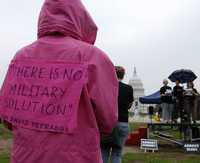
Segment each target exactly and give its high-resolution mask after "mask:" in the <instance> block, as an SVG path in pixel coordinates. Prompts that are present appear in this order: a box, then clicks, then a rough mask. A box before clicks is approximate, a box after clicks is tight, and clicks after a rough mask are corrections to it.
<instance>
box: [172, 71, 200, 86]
mask: <svg viewBox="0 0 200 163" xmlns="http://www.w3.org/2000/svg"><path fill="white" fill-rule="evenodd" d="M196 78H197V76H196V75H195V73H194V72H192V71H191V70H188V69H181V70H176V71H174V72H173V73H172V74H171V75H170V76H169V79H170V80H171V81H172V82H175V81H177V80H178V81H180V82H181V83H187V82H189V81H194V80H195V79H196Z"/></svg>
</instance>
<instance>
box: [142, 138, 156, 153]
mask: <svg viewBox="0 0 200 163" xmlns="http://www.w3.org/2000/svg"><path fill="white" fill-rule="evenodd" d="M140 149H142V150H145V152H146V151H147V150H149V151H152V152H154V151H158V141H157V140H153V139H141V146H140Z"/></svg>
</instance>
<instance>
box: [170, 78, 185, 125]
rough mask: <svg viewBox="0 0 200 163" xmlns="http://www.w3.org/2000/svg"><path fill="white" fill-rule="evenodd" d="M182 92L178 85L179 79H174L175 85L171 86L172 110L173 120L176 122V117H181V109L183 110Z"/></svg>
mask: <svg viewBox="0 0 200 163" xmlns="http://www.w3.org/2000/svg"><path fill="white" fill-rule="evenodd" d="M183 92H184V89H183V87H182V86H181V85H180V81H179V80H177V81H176V85H175V86H174V88H173V97H174V102H175V107H174V110H173V115H172V118H173V121H175V122H177V119H178V118H180V117H182V110H183Z"/></svg>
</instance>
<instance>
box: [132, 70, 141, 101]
mask: <svg viewBox="0 0 200 163" xmlns="http://www.w3.org/2000/svg"><path fill="white" fill-rule="evenodd" d="M129 85H131V86H132V87H133V91H134V93H133V94H134V98H135V100H137V99H139V98H140V97H143V96H144V86H143V82H142V80H141V79H140V78H139V77H138V75H137V70H136V67H134V73H133V76H132V78H131V79H130V81H129Z"/></svg>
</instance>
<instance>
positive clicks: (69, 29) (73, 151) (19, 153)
mask: <svg viewBox="0 0 200 163" xmlns="http://www.w3.org/2000/svg"><path fill="white" fill-rule="evenodd" d="M96 32H97V27H96V26H95V24H94V23H93V21H92V19H91V18H90V16H89V14H88V13H87V11H86V10H85V8H84V7H83V5H82V4H81V2H80V1H79V0H58V1H54V0H46V2H45V4H44V6H43V8H42V11H41V15H40V19H39V31H38V38H39V39H38V40H37V41H36V42H34V43H33V44H31V45H29V46H27V47H25V48H23V49H22V50H20V51H19V52H18V53H17V54H16V56H15V58H14V59H13V62H12V64H11V66H10V69H11V70H12V68H13V65H14V66H15V65H20V64H21V66H24V68H25V69H23V72H22V71H20V72H19V73H20V75H22V74H23V75H24V77H25V76H26V77H29V78H30V76H31V75H32V76H31V77H32V78H37V77H38V78H39V79H36V80H33V79H32V80H30V79H24V80H22V81H19V80H16V81H15V82H17V83H18V84H19V85H26V86H24V87H23V86H22V87H20V88H17V85H16V87H13V88H14V89H12V91H13V94H14V93H15V96H19V95H20V96H23V97H20V98H24V99H26V100H27V99H30V100H33V101H32V102H30V101H28V102H27V101H26V100H25V101H24V103H23V102H22V103H21V104H19V103H18V104H15V111H16V110H17V109H18V111H25V110H26V109H27V110H28V109H30V107H31V106H32V110H34V111H33V112H37V109H38V108H39V109H40V113H41V114H45V116H44V118H43V116H41V117H34V118H35V121H36V122H34V123H32V124H31V126H28V125H27V126H26V124H25V123H24V121H23V123H21V124H18V123H17V121H14V120H13V121H12V120H11V119H5V117H3V115H4V114H8V115H10V114H13V116H14V117H15V116H16V118H18V117H17V116H21V115H22V114H21V113H19V115H18V113H17V114H16V115H15V114H14V113H16V112H15V111H14V112H9V113H7V112H6V111H4V107H5V106H4V105H3V104H2V103H1V105H0V115H1V117H3V118H4V120H6V121H8V122H10V123H12V124H13V149H12V163H72V162H73V163H101V162H102V159H101V154H100V145H99V144H100V143H99V140H100V138H99V136H100V133H101V134H109V133H110V132H111V131H112V128H113V127H114V126H115V124H116V122H117V95H118V82H117V79H116V76H115V70H114V66H113V65H112V63H111V62H110V60H109V59H108V58H107V56H106V55H105V54H104V53H103V52H102V51H100V50H99V49H97V48H96V47H94V46H93V43H94V41H95V38H96ZM37 66H40V68H39V69H40V71H38V69H37ZM65 66H66V69H62V68H63V67H65ZM69 67H70V68H71V69H70V68H69ZM68 68H69V69H68ZM10 69H9V71H8V75H7V76H9V72H10ZM79 69H80V70H79ZM47 70H49V71H47ZM62 70H63V71H62ZM73 71H75V72H76V73H74V72H73ZM47 72H48V73H47ZM61 72H62V73H63V74H61ZM83 72H84V73H83ZM83 74H84V76H81V75H83ZM46 76H48V77H49V80H46V79H45V80H44V78H45V77H46ZM60 76H62V81H61V79H60V78H59V77H60ZM81 77H82V78H84V80H85V81H84V82H83V83H81V81H79V79H80V78H81ZM16 78H17V77H16ZM57 78H59V80H58V81H57ZM71 78H73V79H71ZM64 79H71V80H72V81H73V80H74V83H75V82H77V83H81V84H82V86H80V88H79V86H78V87H76V86H77V85H76V84H74V83H72V82H71V83H70V82H69V83H67V84H68V85H65V81H64ZM14 80H15V79H14V78H13V81H11V82H14ZM41 81H44V82H43V83H42V82H41ZM37 82H38V83H39V82H40V85H39V84H38V83H37ZM24 83H25V84H24ZM60 83H62V84H60ZM7 85H9V81H8V77H7V79H6V80H5V82H4V86H3V87H2V91H1V92H2V93H1V96H2V97H3V96H4V95H5V94H4V92H6V91H4V90H5V89H6V88H7ZM17 89H18V93H17V92H15V91H16V90H17ZM36 89H37V91H36ZM73 89H74V91H73ZM108 90H109V92H110V94H108V93H107V91H108ZM19 92H21V93H19ZM27 92H28V94H27ZM33 92H34V93H33ZM67 92H70V93H71V94H70V95H68V96H67V95H66V94H67ZM9 93H11V92H9ZM33 94H34V95H33ZM36 94H37V95H36ZM25 95H26V97H25ZM65 95H66V97H67V98H69V99H70V100H71V101H73V102H74V103H73V104H74V105H76V106H77V107H74V106H73V105H71V104H70V105H61V102H63V101H65ZM33 96H34V97H33ZM36 96H37V97H36ZM12 97H14V95H13V96H12ZM17 98H18V97H17ZM20 98H19V99H20ZM44 99H45V100H46V99H48V101H47V102H48V103H45V102H46V101H45V100H44ZM69 99H66V101H69ZM34 100H38V101H37V102H36V101H34ZM43 100H44V101H43ZM2 101H3V100H2ZM69 102H70V101H69ZM16 105H18V106H16ZM25 105H26V107H25ZM22 106H23V107H22ZM33 106H34V107H33ZM66 107H68V108H67V109H69V110H66ZM16 108H17V109H16ZM70 108H71V109H74V110H70ZM39 109H38V110H39ZM55 109H56V111H55ZM65 111H66V115H67V116H66V117H64V116H62V115H64V113H65ZM63 112H64V113H63ZM23 114H24V113H23ZM38 114H39V113H38ZM38 114H37V115H38ZM54 114H55V117H56V118H58V119H59V118H60V119H62V118H63V122H65V121H66V120H67V121H66V122H70V123H69V124H63V126H64V128H59V126H53V125H52V126H50V125H46V124H42V123H37V121H38V122H43V121H45V122H48V121H51V120H52V122H53V120H54V122H55V124H59V122H60V121H59V120H58V119H56V118H55V117H53V116H54ZM30 117H31V115H30ZM23 118H26V117H23ZM49 119H51V120H49ZM65 127H66V128H65ZM57 131H58V132H57Z"/></svg>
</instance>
